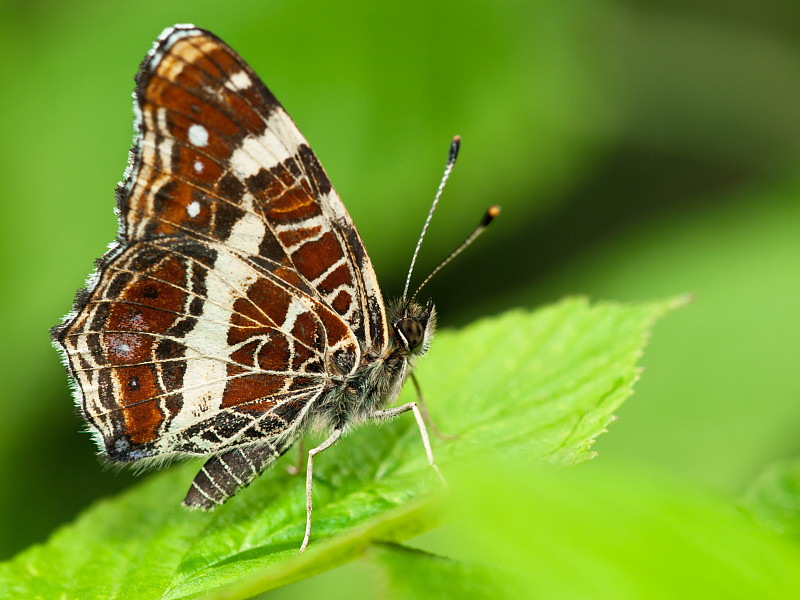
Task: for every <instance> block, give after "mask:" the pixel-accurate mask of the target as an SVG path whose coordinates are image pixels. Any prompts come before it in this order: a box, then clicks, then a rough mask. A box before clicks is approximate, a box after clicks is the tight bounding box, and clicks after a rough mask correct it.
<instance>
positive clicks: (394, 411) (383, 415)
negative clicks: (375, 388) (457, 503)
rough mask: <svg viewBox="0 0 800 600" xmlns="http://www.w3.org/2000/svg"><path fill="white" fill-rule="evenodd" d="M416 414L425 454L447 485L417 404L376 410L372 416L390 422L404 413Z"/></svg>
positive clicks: (411, 403)
mask: <svg viewBox="0 0 800 600" xmlns="http://www.w3.org/2000/svg"><path fill="white" fill-rule="evenodd" d="M409 410H410V411H413V412H414V418H415V419H416V420H417V427H419V435H420V436H421V437H422V445H423V446H425V454H427V455H428V463H429V464H430V465H431V467H433V470H434V471H436V474H437V475H438V476H439V479H441V480H442V483H447V482H446V481H445V480H444V477H443V476H442V472H441V471H440V470H439V467H438V466H437V465H436V461H434V459H433V450H431V440H430V438H429V437H428V430H427V429H426V428H425V420H424V419H423V418H422V413H420V410H419V406H418V405H417V403H416V402H409V403H408V404H403V405H402V406H395V407H394V408H385V409H383V410H376V411H373V412H372V414H371V415H370V416H371V417H372V418H373V419H376V420H378V421H388V420H389V419H393V418H394V417H396V416H397V415H402V414H403V413H404V412H408V411H409Z"/></svg>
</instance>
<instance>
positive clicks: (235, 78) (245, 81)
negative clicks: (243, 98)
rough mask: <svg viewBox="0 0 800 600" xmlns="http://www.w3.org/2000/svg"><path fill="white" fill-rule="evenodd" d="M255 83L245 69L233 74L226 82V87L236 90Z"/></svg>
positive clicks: (244, 88)
mask: <svg viewBox="0 0 800 600" xmlns="http://www.w3.org/2000/svg"><path fill="white" fill-rule="evenodd" d="M252 85H253V82H252V81H251V80H250V77H249V76H248V75H247V73H245V72H244V71H239V72H238V73H234V74H233V75H231V78H230V79H228V81H226V82H225V87H226V88H228V89H229V90H233V91H234V92H235V91H237V90H246V89H247V88H249V87H250V86H252Z"/></svg>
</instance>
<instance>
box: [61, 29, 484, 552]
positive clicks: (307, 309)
mask: <svg viewBox="0 0 800 600" xmlns="http://www.w3.org/2000/svg"><path fill="white" fill-rule="evenodd" d="M134 111H135V113H136V115H135V127H136V132H137V133H136V137H135V140H134V145H133V148H132V149H131V153H130V160H129V166H128V169H127V171H126V174H125V180H124V181H123V182H122V183H120V185H119V187H118V190H117V204H118V216H119V233H118V236H117V239H116V241H115V242H114V243H112V244H111V246H110V248H109V250H108V252H107V253H106V254H105V255H104V256H103V257H102V258H100V259H99V260H98V262H97V270H96V271H95V273H94V274H93V275H91V276H90V278H89V280H88V281H87V285H86V288H85V289H83V290H80V291H79V292H78V294H77V296H76V301H75V306H74V309H73V311H72V312H71V313H69V314H68V315H67V316H66V317H65V318H64V320H63V322H62V323H61V324H60V325H57V326H56V327H54V328H53V330H52V336H53V339H54V341H55V344H56V346H57V347H58V348H59V349H60V350H61V351H62V352H63V357H64V362H65V364H66V368H67V371H68V373H69V375H70V376H71V378H72V380H73V383H74V392H75V398H76V402H77V405H78V407H79V409H80V412H81V413H82V415H83V416H84V417H85V419H86V421H87V422H88V424H89V427H90V430H91V433H92V434H93V437H94V440H95V442H96V443H97V445H98V446H99V448H100V450H101V451H102V453H103V454H104V455H105V456H106V457H107V458H108V459H110V460H112V461H117V462H123V463H126V462H127V463H131V462H136V463H139V464H148V463H158V462H162V461H165V460H168V459H170V458H174V457H181V456H198V455H199V456H210V458H209V459H208V461H207V462H206V463H205V465H204V466H203V468H202V469H201V470H200V472H199V473H198V474H197V476H196V477H195V478H194V481H193V482H192V484H191V487H190V489H189V492H188V494H187V495H186V498H185V500H184V505H186V506H187V507H189V508H199V509H213V508H214V507H216V506H217V505H219V504H222V503H223V502H225V501H226V500H227V499H228V498H230V497H231V496H233V495H234V494H236V493H237V491H239V490H240V489H242V488H243V487H245V486H247V485H248V484H249V483H250V482H251V481H252V480H253V479H254V478H255V477H256V476H257V475H258V474H259V473H261V472H262V471H263V470H264V469H266V468H267V467H268V466H270V465H271V464H272V463H273V462H274V461H275V460H276V459H277V458H278V457H280V456H281V455H282V454H283V453H285V452H286V451H287V450H288V449H289V448H290V447H291V446H292V444H293V443H294V442H295V441H297V440H298V439H299V438H301V437H302V436H303V434H304V433H305V432H306V431H307V430H308V429H309V427H310V426H312V425H314V426H315V427H318V428H321V429H322V430H324V431H328V432H330V434H329V437H328V438H327V439H326V441H325V442H324V443H323V444H321V445H320V446H318V447H317V448H314V449H312V450H310V451H309V453H308V463H307V475H306V476H307V480H306V495H307V502H306V506H307V519H306V533H305V538H304V540H303V543H302V546H301V551H302V550H304V549H305V548H306V546H307V544H308V541H309V536H310V532H311V509H312V503H311V483H312V464H313V457H314V455H316V454H317V453H319V452H321V451H322V450H325V449H326V448H328V447H330V446H331V445H333V444H334V443H335V442H336V441H337V440H338V439H339V437H340V436H341V435H342V433H343V432H345V431H346V430H347V429H349V428H350V427H352V426H353V425H356V424H358V423H360V422H364V421H366V420H385V419H389V418H392V417H394V416H396V415H399V414H401V413H403V412H406V411H409V410H411V411H413V413H414V415H415V417H416V420H417V423H418V425H419V428H420V433H421V435H422V439H423V443H424V445H425V450H426V452H427V456H428V460H429V462H430V464H431V465H432V466H434V468H436V467H435V464H434V460H433V454H432V452H431V448H430V443H429V441H428V435H427V432H426V429H425V425H424V421H423V418H422V415H421V413H420V410H419V407H418V404H417V403H416V402H411V403H408V404H405V405H403V406H398V407H394V408H384V407H385V406H386V405H388V404H390V403H391V402H392V401H393V400H395V398H396V397H397V395H398V394H399V392H400V388H401V386H402V385H403V382H404V381H405V379H406V378H407V376H408V375H409V374H410V372H411V369H412V367H413V361H414V360H415V359H416V358H418V357H420V356H422V355H423V354H425V352H426V350H427V349H428V346H429V344H430V341H431V337H432V335H433V331H434V325H435V321H436V316H435V310H434V307H433V305H432V304H431V303H430V302H429V303H428V304H426V305H425V306H421V305H418V304H416V303H414V302H412V301H407V300H405V299H404V300H402V301H401V302H399V303H396V304H394V305H393V306H391V307H390V308H389V310H388V311H387V310H386V309H385V308H384V302H383V299H382V297H381V292H380V289H379V287H378V282H377V280H376V277H375V272H374V270H373V268H372V264H371V262H370V259H369V256H368V255H367V253H366V251H365V249H364V245H363V243H362V241H361V238H360V237H359V234H358V232H357V231H356V229H355V226H354V225H353V222H352V220H351V219H350V216H349V215H348V213H347V210H346V209H345V207H344V205H343V203H342V201H341V200H340V199H339V196H338V195H337V194H336V192H335V191H334V189H333V187H332V186H331V183H330V181H329V179H328V177H327V175H326V174H325V171H324V170H323V169H322V166H321V165H320V164H319V162H318V161H317V158H316V156H315V155H314V153H313V152H312V150H311V148H310V147H309V145H308V143H307V142H306V140H305V139H304V138H303V136H302V135H301V134H300V132H299V131H298V129H297V127H296V126H295V124H294V123H293V122H292V120H291V119H290V118H289V116H288V115H287V114H286V112H285V111H284V109H283V107H282V106H281V105H280V104H279V103H278V101H277V100H276V99H275V97H274V96H273V95H272V93H271V92H270V91H269V90H268V89H267V88H266V87H265V86H264V84H263V83H262V82H261V80H260V79H259V78H258V76H257V75H256V74H255V72H254V71H253V70H252V69H251V67H250V66H249V65H248V64H247V63H246V62H245V61H244V60H243V59H242V58H241V57H240V56H239V55H238V54H237V53H236V52H234V51H233V50H232V49H231V48H230V47H229V46H227V45H226V44H225V43H224V42H223V41H222V40H220V39H219V38H218V37H216V36H215V35H214V34H212V33H210V32H208V31H205V30H203V29H199V28H196V27H194V26H192V25H176V26H174V27H170V28H168V29H166V30H165V31H164V32H163V33H162V34H161V36H160V37H159V38H158V40H157V41H156V43H155V44H154V47H153V49H152V50H151V51H150V53H149V54H148V55H147V57H146V58H145V60H144V62H143V63H142V65H141V68H140V70H139V73H138V75H137V78H136V90H135V92H134ZM455 151H457V141H456V142H454V149H453V151H451V161H450V162H449V164H448V171H447V172H449V168H452V162H453V161H454V160H455ZM443 183H444V180H443ZM440 193H441V186H440V189H439V194H440ZM439 194H437V199H438V195H439ZM434 205H435V203H434ZM490 212H491V210H490ZM492 216H494V215H493V214H492V215H489V213H487V217H485V219H484V222H485V223H488V221H489V220H491V217H492ZM429 218H430V215H429ZM482 226H485V225H482ZM426 227H427V223H426ZM462 246H463V245H462ZM418 249H419V246H418V247H417V250H418ZM415 256H416V253H415ZM409 276H410V273H409ZM407 288H408V285H406V289H407ZM404 297H405V294H404ZM437 472H438V470H437Z"/></svg>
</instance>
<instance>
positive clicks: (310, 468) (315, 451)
mask: <svg viewBox="0 0 800 600" xmlns="http://www.w3.org/2000/svg"><path fill="white" fill-rule="evenodd" d="M341 435H342V430H341V429H334V430H333V433H332V434H331V436H330V437H329V438H328V439H327V440H325V441H324V442H322V443H321V444H320V445H319V446H317V447H316V448H312V449H311V450H309V451H308V465H307V466H306V535H305V537H304V538H303V544H302V545H301V546H300V552H303V551H305V549H306V547H307V546H308V540H309V538H310V537H311V511H312V510H313V506H312V496H311V489H312V483H313V473H314V456H316V455H317V454H319V453H320V452H322V451H323V450H327V449H328V448H330V447H331V446H333V445H334V444H335V443H336V440H338V439H339V437H340V436H341Z"/></svg>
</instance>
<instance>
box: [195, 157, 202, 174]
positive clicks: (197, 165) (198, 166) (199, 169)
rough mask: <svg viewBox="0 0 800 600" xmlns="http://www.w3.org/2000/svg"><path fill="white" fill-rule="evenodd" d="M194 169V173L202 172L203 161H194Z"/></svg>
mask: <svg viewBox="0 0 800 600" xmlns="http://www.w3.org/2000/svg"><path fill="white" fill-rule="evenodd" d="M194 170H195V173H202V172H203V161H201V160H196V161H194Z"/></svg>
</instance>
